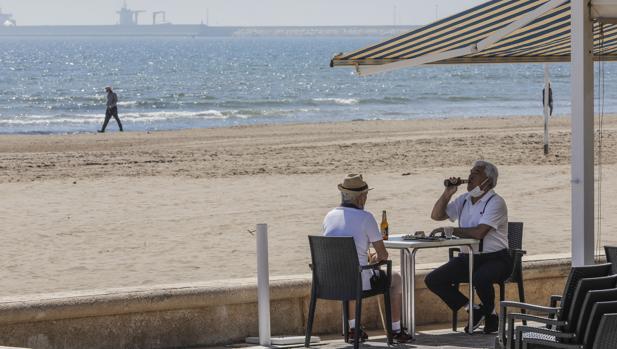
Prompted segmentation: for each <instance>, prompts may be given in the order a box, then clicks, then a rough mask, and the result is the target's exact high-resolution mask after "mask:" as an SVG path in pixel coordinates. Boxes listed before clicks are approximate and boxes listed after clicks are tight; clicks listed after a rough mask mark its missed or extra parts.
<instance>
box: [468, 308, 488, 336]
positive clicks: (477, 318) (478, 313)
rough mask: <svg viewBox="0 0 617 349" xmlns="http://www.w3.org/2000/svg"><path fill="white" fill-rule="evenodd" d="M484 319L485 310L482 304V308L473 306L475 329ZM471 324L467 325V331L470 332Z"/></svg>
mask: <svg viewBox="0 0 617 349" xmlns="http://www.w3.org/2000/svg"><path fill="white" fill-rule="evenodd" d="M482 320H484V312H483V311H482V305H480V308H473V331H475V330H477V329H478V327H480V322H481V321H482ZM468 329H469V325H467V326H465V333H469V330H468Z"/></svg>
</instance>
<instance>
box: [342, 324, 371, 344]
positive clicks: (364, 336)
mask: <svg viewBox="0 0 617 349" xmlns="http://www.w3.org/2000/svg"><path fill="white" fill-rule="evenodd" d="M359 331H360V333H359V336H358V338H359V339H360V343H364V342H366V341H367V340H368V334H366V332H364V330H363V329H362V328H361V327H360V330H359ZM355 334H356V329H355V328H350V329H349V332H347V338H348V340H347V343H353V341H354V338H355Z"/></svg>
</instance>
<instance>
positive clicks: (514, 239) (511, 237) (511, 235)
mask: <svg viewBox="0 0 617 349" xmlns="http://www.w3.org/2000/svg"><path fill="white" fill-rule="evenodd" d="M508 248H509V249H511V250H520V249H522V248H523V222H508Z"/></svg>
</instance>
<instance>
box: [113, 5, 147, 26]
mask: <svg viewBox="0 0 617 349" xmlns="http://www.w3.org/2000/svg"><path fill="white" fill-rule="evenodd" d="M142 12H145V11H142V10H131V9H129V8H128V6H127V4H126V0H125V1H124V6H122V8H121V9H120V11H117V12H116V13H117V14H118V16H120V22H119V23H118V24H119V25H128V26H130V25H137V24H139V14H140V13H142Z"/></svg>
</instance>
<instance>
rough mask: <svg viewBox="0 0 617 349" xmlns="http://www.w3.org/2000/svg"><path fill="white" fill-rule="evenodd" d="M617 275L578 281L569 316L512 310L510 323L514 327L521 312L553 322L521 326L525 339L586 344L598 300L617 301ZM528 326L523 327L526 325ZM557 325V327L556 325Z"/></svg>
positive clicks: (522, 335)
mask: <svg viewBox="0 0 617 349" xmlns="http://www.w3.org/2000/svg"><path fill="white" fill-rule="evenodd" d="M616 286H617V275H609V276H602V277H597V278H584V279H581V280H580V281H579V282H578V286H577V287H576V291H575V292H574V296H573V298H572V306H571V307H570V310H569V311H568V316H567V317H566V318H565V320H563V321H558V320H554V319H548V318H542V317H538V316H533V315H522V314H509V316H508V326H509V327H510V328H513V326H514V319H515V318H518V319H520V318H521V316H524V317H525V318H527V320H533V321H538V322H540V323H544V324H551V325H552V326H551V329H546V328H537V327H521V328H518V327H517V337H516V338H517V340H518V339H519V338H521V339H522V343H525V342H534V343H539V342H546V341H548V342H559V343H572V344H582V342H581V340H582V339H583V338H584V336H585V333H586V332H585V331H586V330H587V323H588V322H589V316H590V313H591V310H592V307H593V305H594V303H596V302H600V301H617V292H616V291H617V289H615V287H616ZM523 328H524V330H521V329H523ZM552 328H554V329H552Z"/></svg>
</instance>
